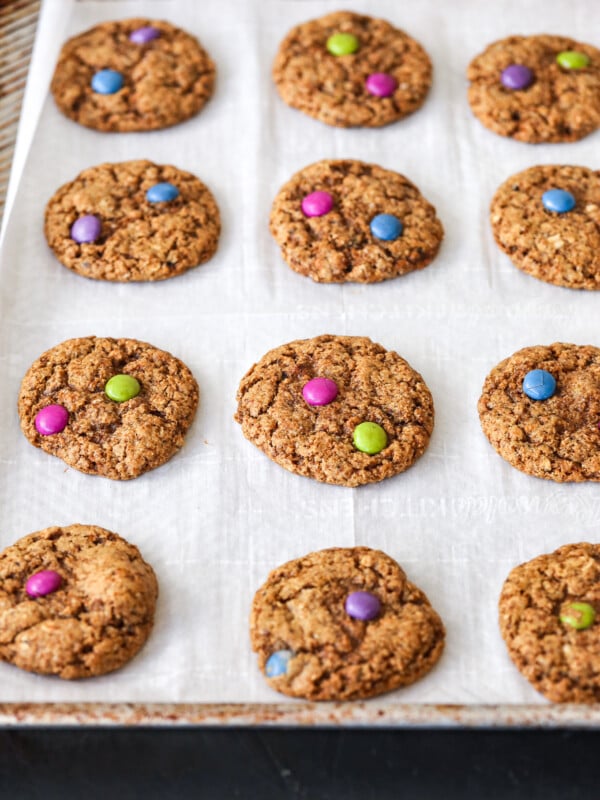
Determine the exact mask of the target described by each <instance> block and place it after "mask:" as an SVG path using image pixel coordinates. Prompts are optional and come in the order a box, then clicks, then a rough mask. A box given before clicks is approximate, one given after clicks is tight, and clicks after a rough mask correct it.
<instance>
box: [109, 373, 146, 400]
mask: <svg viewBox="0 0 600 800" xmlns="http://www.w3.org/2000/svg"><path fill="white" fill-rule="evenodd" d="M140 389H141V386H140V384H139V382H138V381H137V380H136V379H135V378H134V377H133V376H132V375H113V376H112V378H111V379H110V380H109V381H107V382H106V386H105V387H104V391H105V392H106V395H107V397H110V399H111V400H114V401H115V403H124V402H125V401H126V400H131V398H132V397H136V396H137V395H138V394H139V393H140Z"/></svg>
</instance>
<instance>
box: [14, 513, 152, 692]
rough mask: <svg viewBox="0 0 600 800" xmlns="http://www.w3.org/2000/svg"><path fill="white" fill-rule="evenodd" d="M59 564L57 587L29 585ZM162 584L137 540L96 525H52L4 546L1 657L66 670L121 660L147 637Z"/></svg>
mask: <svg viewBox="0 0 600 800" xmlns="http://www.w3.org/2000/svg"><path fill="white" fill-rule="evenodd" d="M42 570H53V571H55V572H57V573H58V574H59V575H60V577H61V579H62V581H61V584H60V586H59V587H58V589H56V590H55V591H54V592H52V593H50V594H46V595H44V596H42V597H30V596H29V595H28V594H27V592H26V591H25V585H26V583H27V580H28V578H29V577H30V576H31V575H33V574H35V573H37V572H40V571H42ZM157 595H158V585H157V582H156V576H155V574H154V571H153V570H152V567H151V566H150V565H149V564H147V563H146V562H145V561H144V560H143V558H142V556H141V554H140V551H139V550H138V548H137V547H135V546H134V545H132V544H129V542H126V541H125V539H123V538H121V537H120V536H118V535H117V534H115V533H111V532H110V531H107V530H104V528H99V527H97V526H93V525H68V526H65V527H52V528H46V529H44V530H42V531H37V532H36V533H32V534H29V536H24V537H23V538H22V539H19V540H18V541H17V542H15V544H13V545H11V546H10V547H7V548H6V550H4V551H3V552H2V553H0V659H2V660H3V661H8V662H10V663H12V664H14V665H15V666H17V667H20V668H21V669H25V670H28V671H29V672H37V673H40V674H42V675H57V676H58V677H60V678H65V679H74V678H88V677H92V676H94V675H103V674H105V673H106V672H112V671H113V670H115V669H118V668H119V667H122V666H123V665H124V664H126V663H127V662H128V661H129V660H130V659H132V658H133V657H134V656H135V655H136V653H137V652H138V651H139V650H140V648H141V647H142V646H143V644H144V643H145V642H146V640H147V638H148V636H149V635H150V632H151V630H152V626H153V623H154V610H155V606H156V598H157Z"/></svg>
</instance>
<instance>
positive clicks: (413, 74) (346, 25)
mask: <svg viewBox="0 0 600 800" xmlns="http://www.w3.org/2000/svg"><path fill="white" fill-rule="evenodd" d="M337 33H344V34H351V35H353V36H356V37H357V39H358V43H359V46H358V50H357V51H356V52H354V53H351V54H348V55H342V56H335V55H332V54H331V53H330V52H329V51H328V50H327V40H328V39H329V37H330V36H332V35H334V34H337ZM379 73H384V74H386V75H389V76H392V77H393V78H394V79H395V81H396V84H397V85H396V88H395V90H394V91H393V93H392V94H391V95H390V96H388V97H378V96H374V95H372V94H370V93H369V92H368V91H367V89H366V81H367V78H368V77H369V76H370V75H373V74H379ZM431 75H432V66H431V61H430V59H429V56H428V55H427V53H426V52H425V50H424V49H423V48H422V47H421V45H420V44H419V43H418V42H416V41H415V40H414V39H412V38H411V37H410V36H408V35H407V34H406V33H404V31H401V30H399V29H398V28H394V27H393V26H392V25H390V24H389V22H386V21H385V20H382V19H375V18H373V17H368V16H364V15H361V14H354V13H352V12H349V11H337V12H335V13H333V14H327V15H326V16H324V17H321V18H320V19H315V20H310V21H309V22H305V23H303V24H301V25H298V26H296V27H295V28H292V30H290V32H289V33H288V34H287V36H286V37H285V39H284V40H283V41H282V43H281V45H280V47H279V51H278V53H277V56H276V58H275V62H274V64H273V79H274V81H275V84H276V86H277V90H278V92H279V94H280V96H281V98H282V100H283V101H284V102H285V103H287V104H288V105H289V106H292V108H297V109H299V110H300V111H303V112H304V113H305V114H308V116H310V117H315V118H316V119H318V120H321V121H322V122H325V123H327V124H328V125H334V126H337V127H342V128H346V127H355V126H361V127H379V126H381V125H387V124H388V123H390V122H395V121H396V120H399V119H402V117H405V116H407V115H408V114H411V113H412V112H413V111H416V110H417V109H418V108H420V106H421V105H422V104H423V102H424V100H425V97H426V96H427V92H428V91H429V88H430V86H431Z"/></svg>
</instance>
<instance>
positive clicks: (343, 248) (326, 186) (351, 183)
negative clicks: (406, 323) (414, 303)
mask: <svg viewBox="0 0 600 800" xmlns="http://www.w3.org/2000/svg"><path fill="white" fill-rule="evenodd" d="M270 230H271V233H272V235H273V237H274V239H275V241H276V242H277V244H278V245H279V246H280V248H281V253H282V255H283V258H284V259H285V261H286V262H287V263H288V264H289V266H290V267H291V268H292V269H293V270H294V271H295V272H299V273H300V274H301V275H307V276H308V277H310V278H312V279H313V280H314V281H318V282H320V283H345V282H350V281H351V282H357V283H375V282H378V281H383V280H387V279H388V278H396V277H397V276H399V275H405V274H406V273H408V272H412V271H413V270H419V269H423V268H424V267H426V266H427V265H428V264H429V263H430V262H431V261H432V260H433V259H434V258H435V256H436V254H437V252H438V250H439V247H440V244H441V242H442V238H443V236H444V230H443V228H442V225H441V223H440V221H439V219H438V218H437V216H436V213H435V208H434V207H433V206H432V205H431V204H430V203H428V202H427V200H425V198H424V197H423V196H422V194H421V193H420V192H419V190H418V189H417V187H416V186H415V185H414V184H412V183H411V182H410V181H409V180H408V179H407V178H405V177H404V176H403V175H400V174H399V173H397V172H392V171H391V170H387V169H383V168H382V167H378V166H377V165H375V164H365V163H363V162H362V161H351V160H350V159H344V160H340V161H331V160H325V161H318V162H317V163H316V164H311V165H310V166H308V167H305V168H304V169H302V170H300V171H299V172H297V173H296V174H295V175H294V176H293V177H292V178H291V179H290V180H289V181H288V182H287V183H286V184H285V185H284V186H283V187H282V188H281V190H280V191H279V193H278V195H277V197H276V198H275V200H274V202H273V207H272V209H271V219H270Z"/></svg>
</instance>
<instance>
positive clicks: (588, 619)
mask: <svg viewBox="0 0 600 800" xmlns="http://www.w3.org/2000/svg"><path fill="white" fill-rule="evenodd" d="M595 619H596V609H595V608H594V607H593V606H591V605H590V604H589V603H569V605H568V606H566V607H565V609H564V611H563V612H562V614H561V615H560V621H561V622H562V623H563V624H564V625H569V626H570V627H571V628H575V630H576V631H583V630H585V629H586V628H589V627H591V626H592V625H593V624H594V620H595Z"/></svg>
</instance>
